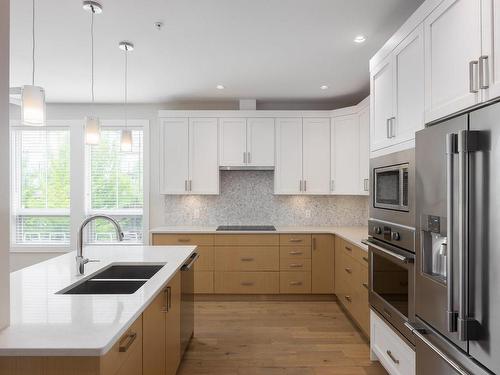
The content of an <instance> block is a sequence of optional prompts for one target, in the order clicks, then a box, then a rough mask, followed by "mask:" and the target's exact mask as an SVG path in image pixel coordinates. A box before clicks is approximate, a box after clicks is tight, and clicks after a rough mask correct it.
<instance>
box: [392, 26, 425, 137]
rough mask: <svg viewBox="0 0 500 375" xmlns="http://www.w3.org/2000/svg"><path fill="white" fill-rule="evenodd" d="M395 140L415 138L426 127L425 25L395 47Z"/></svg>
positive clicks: (393, 125)
mask: <svg viewBox="0 0 500 375" xmlns="http://www.w3.org/2000/svg"><path fill="white" fill-rule="evenodd" d="M394 67H395V69H394V82H395V89H394V92H395V96H394V97H395V101H394V119H393V123H392V124H391V125H392V129H391V131H392V137H393V143H402V142H406V141H410V140H413V139H415V132H416V131H418V130H420V129H423V128H424V123H425V122H424V106H425V85H424V80H425V76H424V28H423V26H422V25H420V26H419V27H417V29H416V30H415V31H413V32H412V33H411V34H410V35H408V36H407V37H406V38H405V39H404V40H403V41H402V42H401V44H400V45H399V46H398V47H396V49H395V50H394Z"/></svg>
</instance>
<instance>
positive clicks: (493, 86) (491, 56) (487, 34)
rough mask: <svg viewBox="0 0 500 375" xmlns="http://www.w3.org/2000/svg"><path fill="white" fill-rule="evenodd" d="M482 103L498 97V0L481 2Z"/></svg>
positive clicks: (499, 85) (499, 66)
mask: <svg viewBox="0 0 500 375" xmlns="http://www.w3.org/2000/svg"><path fill="white" fill-rule="evenodd" d="M482 49H483V50H482V58H481V60H480V61H479V64H480V66H481V69H482V72H483V76H482V77H481V79H482V83H483V87H484V89H483V90H482V91H483V98H482V99H483V101H487V100H491V99H494V98H497V97H499V96H500V0H483V1H482Z"/></svg>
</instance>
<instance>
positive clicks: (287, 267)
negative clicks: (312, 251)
mask: <svg viewBox="0 0 500 375" xmlns="http://www.w3.org/2000/svg"><path fill="white" fill-rule="evenodd" d="M280 270H281V271H311V259H301V258H281V259H280Z"/></svg>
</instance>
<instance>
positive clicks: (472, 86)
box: [469, 60, 479, 94]
mask: <svg viewBox="0 0 500 375" xmlns="http://www.w3.org/2000/svg"><path fill="white" fill-rule="evenodd" d="M478 65H479V63H478V61H477V60H473V61H471V62H469V91H470V92H471V93H472V94H476V93H477V92H478V91H479V89H478V87H477V85H476V73H475V70H476V68H477V66H478Z"/></svg>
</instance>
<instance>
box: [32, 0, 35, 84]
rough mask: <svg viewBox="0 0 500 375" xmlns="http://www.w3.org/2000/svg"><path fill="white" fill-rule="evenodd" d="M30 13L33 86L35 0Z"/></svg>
mask: <svg viewBox="0 0 500 375" xmlns="http://www.w3.org/2000/svg"><path fill="white" fill-rule="evenodd" d="M31 15H32V18H31V64H32V65H31V84H32V85H33V86H35V0H33V1H32V13H31Z"/></svg>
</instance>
